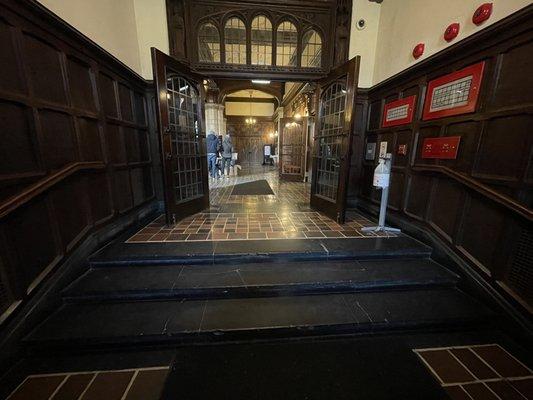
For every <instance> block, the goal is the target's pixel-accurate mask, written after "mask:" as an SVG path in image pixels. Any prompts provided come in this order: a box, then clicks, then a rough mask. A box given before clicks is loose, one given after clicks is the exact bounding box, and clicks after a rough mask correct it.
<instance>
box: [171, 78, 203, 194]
mask: <svg viewBox="0 0 533 400" xmlns="http://www.w3.org/2000/svg"><path fill="white" fill-rule="evenodd" d="M167 97H168V111H169V114H168V119H169V127H170V128H171V143H172V146H171V154H172V174H173V183H174V192H175V200H176V203H182V202H185V201H189V200H191V199H194V198H197V197H202V196H203V195H204V190H203V182H202V168H204V165H203V157H202V151H201V146H200V127H199V120H198V115H199V109H198V101H199V98H198V93H197V91H196V89H195V88H194V87H193V86H192V84H191V83H190V82H188V81H187V80H185V79H184V78H182V77H180V76H170V77H168V78H167Z"/></svg>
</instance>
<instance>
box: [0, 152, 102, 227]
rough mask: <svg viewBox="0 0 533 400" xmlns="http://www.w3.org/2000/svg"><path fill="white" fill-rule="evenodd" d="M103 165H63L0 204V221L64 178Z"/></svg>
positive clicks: (94, 162) (98, 162)
mask: <svg viewBox="0 0 533 400" xmlns="http://www.w3.org/2000/svg"><path fill="white" fill-rule="evenodd" d="M103 168H105V164H104V163H103V162H101V161H82V162H74V163H70V164H67V165H65V166H64V167H63V168H61V169H60V170H58V171H56V172H54V173H53V174H51V175H48V176H46V177H45V178H43V179H41V180H39V181H37V182H35V183H34V184H33V185H30V186H29V187H27V188H25V189H24V190H23V191H22V192H20V193H19V194H16V195H15V196H12V197H10V198H8V199H7V200H6V201H4V202H3V203H1V204H0V219H2V218H4V217H6V216H8V215H9V214H11V213H12V212H13V211H15V210H16V209H17V208H19V207H20V206H22V205H24V204H26V203H27V202H28V201H30V200H32V199H33V198H35V197H36V196H38V195H40V194H41V193H43V192H45V191H46V190H48V189H50V188H51V187H53V186H55V185H57V184H58V183H59V182H61V181H63V180H64V179H65V178H67V177H69V176H70V175H73V174H75V173H77V172H78V171H83V170H93V169H103Z"/></svg>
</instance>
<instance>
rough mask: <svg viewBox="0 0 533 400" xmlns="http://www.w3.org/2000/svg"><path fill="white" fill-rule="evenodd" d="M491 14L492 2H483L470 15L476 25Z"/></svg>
mask: <svg viewBox="0 0 533 400" xmlns="http://www.w3.org/2000/svg"><path fill="white" fill-rule="evenodd" d="M491 14H492V3H485V4H482V5H480V6H479V7H478V8H477V10H476V11H475V12H474V15H473V16H472V22H473V23H474V24H476V25H480V24H481V23H482V22H483V21H486V20H488V19H489V18H490V16H491Z"/></svg>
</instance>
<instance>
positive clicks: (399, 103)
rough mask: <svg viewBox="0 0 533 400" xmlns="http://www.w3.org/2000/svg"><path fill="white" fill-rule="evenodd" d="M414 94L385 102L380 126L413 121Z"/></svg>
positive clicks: (384, 126)
mask: <svg viewBox="0 0 533 400" xmlns="http://www.w3.org/2000/svg"><path fill="white" fill-rule="evenodd" d="M415 102H416V95H413V96H409V97H406V98H404V99H400V100H395V101H392V102H390V103H388V104H385V108H384V110H383V121H382V122H381V127H382V128H386V127H389V126H397V125H404V124H409V123H411V122H412V121H413V114H414V110H415Z"/></svg>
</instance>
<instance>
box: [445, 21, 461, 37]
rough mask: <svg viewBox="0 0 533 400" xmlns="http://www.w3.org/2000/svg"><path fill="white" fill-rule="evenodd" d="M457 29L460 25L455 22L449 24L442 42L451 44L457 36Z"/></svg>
mask: <svg viewBox="0 0 533 400" xmlns="http://www.w3.org/2000/svg"><path fill="white" fill-rule="evenodd" d="M459 27H460V25H459V23H457V22H454V23H453V24H450V25H449V26H448V27H447V28H446V30H445V31H444V40H446V41H447V42H451V41H452V40H453V39H455V38H456V37H457V35H458V34H459Z"/></svg>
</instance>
